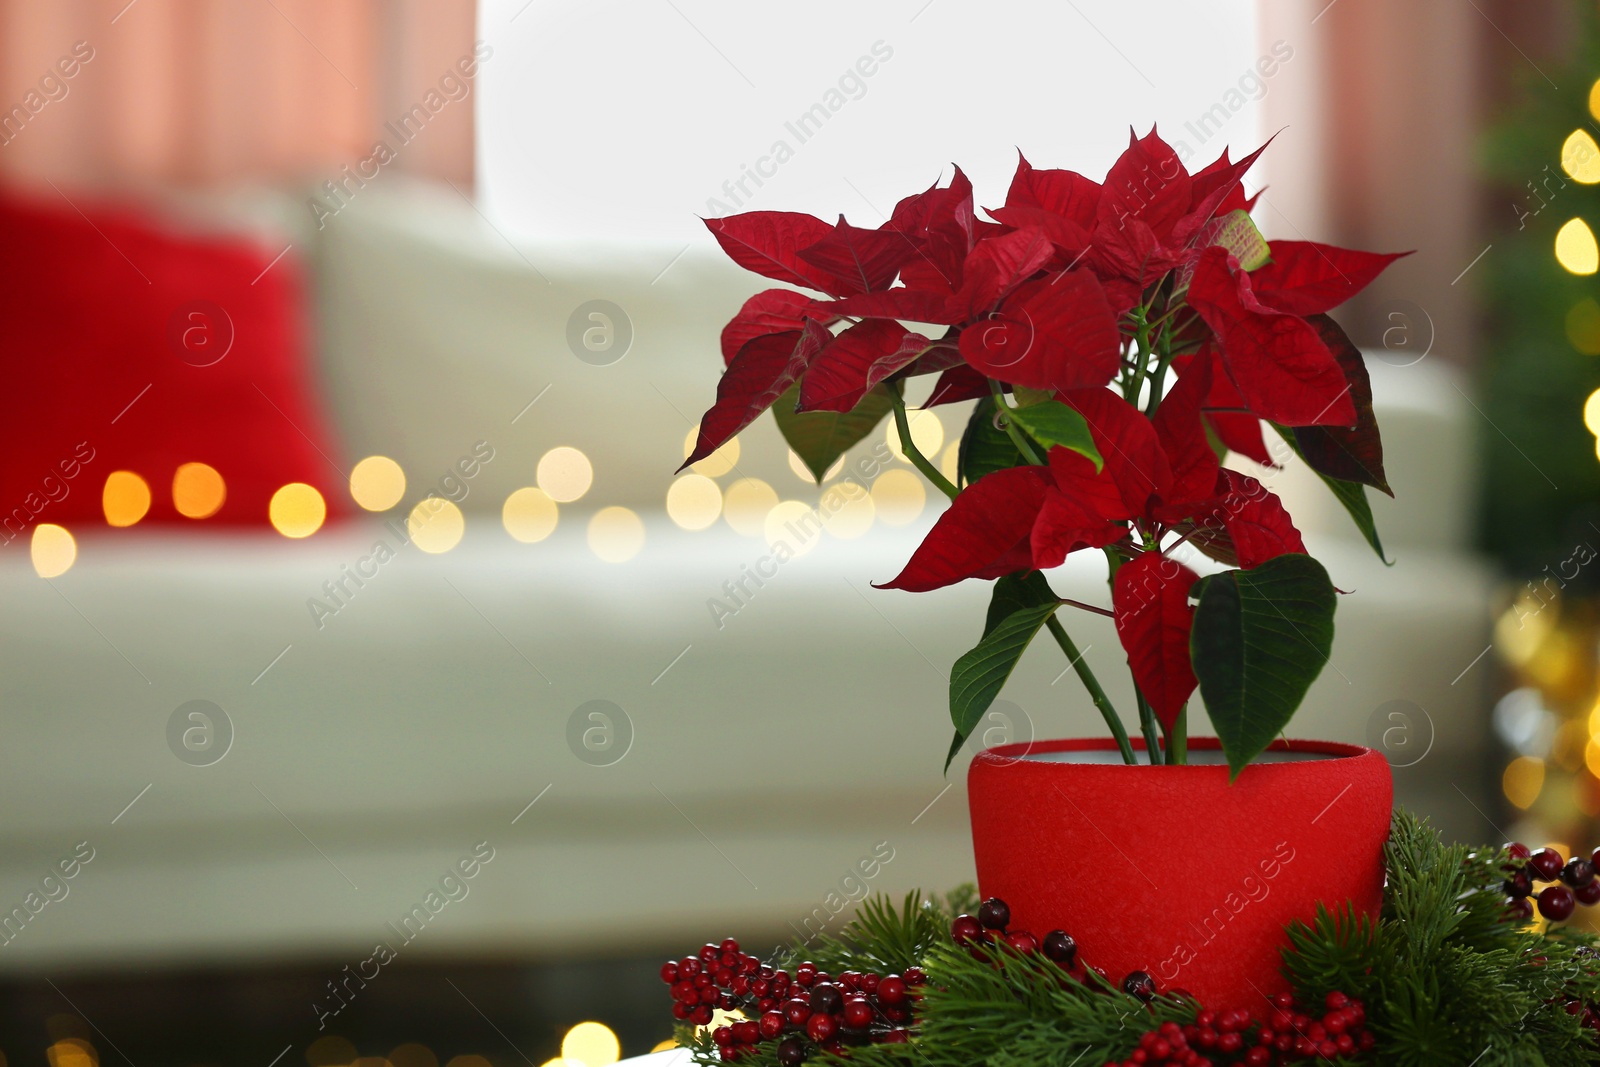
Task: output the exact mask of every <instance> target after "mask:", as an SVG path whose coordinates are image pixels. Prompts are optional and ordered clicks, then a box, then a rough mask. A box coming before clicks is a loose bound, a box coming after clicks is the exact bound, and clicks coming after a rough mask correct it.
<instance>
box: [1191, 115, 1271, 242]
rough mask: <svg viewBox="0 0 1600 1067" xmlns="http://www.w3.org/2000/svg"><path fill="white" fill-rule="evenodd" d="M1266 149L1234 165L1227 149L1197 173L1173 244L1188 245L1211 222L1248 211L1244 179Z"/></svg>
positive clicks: (1269, 142)
mask: <svg viewBox="0 0 1600 1067" xmlns="http://www.w3.org/2000/svg"><path fill="white" fill-rule="evenodd" d="M1274 136H1276V135H1274ZM1271 143H1272V139H1271V138H1268V139H1267V144H1271ZM1266 150H1267V145H1266V144H1264V145H1262V146H1261V147H1260V148H1257V149H1256V150H1255V151H1254V152H1251V153H1250V154H1249V155H1248V156H1245V157H1244V158H1243V159H1241V160H1239V162H1237V163H1231V162H1229V161H1228V150H1227V149H1226V148H1224V149H1223V150H1222V155H1220V156H1218V157H1217V159H1216V160H1215V161H1213V162H1212V163H1210V164H1209V165H1207V166H1206V167H1204V168H1202V169H1201V170H1199V171H1197V172H1195V174H1194V176H1193V178H1192V179H1191V180H1190V183H1189V196H1190V203H1189V210H1188V212H1187V213H1186V214H1185V215H1184V216H1183V218H1182V219H1180V220H1179V221H1178V224H1177V225H1176V226H1174V227H1173V229H1172V240H1173V242H1174V243H1177V244H1187V243H1188V242H1189V239H1190V238H1192V237H1193V236H1194V235H1195V234H1197V233H1198V232H1199V231H1200V230H1201V229H1202V228H1203V227H1204V226H1205V225H1206V224H1207V223H1209V222H1210V221H1211V220H1212V219H1218V218H1221V217H1222V216H1224V215H1226V214H1227V213H1228V212H1230V211H1238V210H1245V196H1244V186H1243V183H1242V181H1241V179H1243V177H1244V174H1245V172H1246V171H1248V170H1249V169H1250V168H1251V167H1253V166H1255V162H1256V160H1257V159H1258V158H1259V157H1260V156H1261V153H1262V152H1265V151H1266Z"/></svg>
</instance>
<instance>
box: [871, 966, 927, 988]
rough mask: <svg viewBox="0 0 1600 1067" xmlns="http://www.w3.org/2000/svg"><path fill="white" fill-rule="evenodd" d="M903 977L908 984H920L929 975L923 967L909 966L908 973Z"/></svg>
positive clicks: (924, 981)
mask: <svg viewBox="0 0 1600 1067" xmlns="http://www.w3.org/2000/svg"><path fill="white" fill-rule="evenodd" d="M901 977H903V978H904V979H905V980H906V985H908V986H919V985H922V984H924V983H926V982H927V980H928V976H927V975H926V974H924V973H923V971H922V968H921V967H907V968H906V973H905V974H904V975H902V976H901ZM874 984H876V983H874Z"/></svg>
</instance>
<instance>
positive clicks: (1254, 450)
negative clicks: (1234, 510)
mask: <svg viewBox="0 0 1600 1067" xmlns="http://www.w3.org/2000/svg"><path fill="white" fill-rule="evenodd" d="M1201 358H1205V359H1207V360H1209V361H1210V362H1211V375H1210V377H1211V389H1210V391H1209V392H1208V393H1207V394H1206V399H1205V403H1204V405H1203V410H1204V413H1205V419H1206V422H1207V423H1208V424H1209V425H1210V426H1211V432H1212V433H1214V434H1215V435H1216V437H1217V440H1219V441H1221V442H1222V443H1223V444H1224V445H1226V446H1227V447H1228V449H1229V450H1230V451H1233V452H1237V453H1239V454H1240V455H1241V456H1248V457H1249V458H1251V459H1253V460H1255V461H1256V462H1257V463H1259V464H1261V465H1262V466H1263V467H1276V466H1278V463H1277V461H1276V460H1275V459H1273V457H1272V453H1271V452H1270V451H1268V449H1267V442H1266V439H1265V438H1264V437H1263V436H1262V434H1261V420H1260V419H1258V418H1256V417H1255V416H1254V415H1252V414H1250V413H1249V412H1248V411H1246V410H1245V406H1244V398H1243V397H1241V396H1240V395H1239V390H1238V389H1236V388H1234V385H1233V379H1232V378H1230V377H1228V375H1227V372H1226V371H1224V370H1223V369H1222V368H1221V366H1220V365H1219V363H1218V357H1217V354H1216V352H1215V351H1213V349H1212V346H1211V343H1210V342H1209V341H1208V342H1206V343H1204V344H1203V345H1202V346H1201V349H1200V352H1199V353H1198V354H1196V355H1193V356H1179V357H1178V358H1177V359H1174V360H1173V361H1172V366H1173V369H1175V370H1176V371H1177V372H1178V373H1179V374H1180V375H1183V374H1187V373H1188V372H1189V367H1190V366H1191V365H1192V364H1193V363H1194V362H1195V361H1196V360H1198V359H1201Z"/></svg>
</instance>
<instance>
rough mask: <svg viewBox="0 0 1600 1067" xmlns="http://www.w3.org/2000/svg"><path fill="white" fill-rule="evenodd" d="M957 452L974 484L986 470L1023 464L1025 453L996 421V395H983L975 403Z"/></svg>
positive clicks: (964, 473)
mask: <svg viewBox="0 0 1600 1067" xmlns="http://www.w3.org/2000/svg"><path fill="white" fill-rule="evenodd" d="M957 456H958V459H957V463H956V465H957V467H958V468H959V470H960V472H961V481H962V484H964V485H971V484H972V483H973V482H975V481H977V480H978V479H979V478H982V477H983V476H984V475H985V474H991V473H993V472H994V471H999V470H1005V469H1006V468H1007V467H1020V466H1021V465H1022V453H1021V452H1018V451H1017V446H1016V445H1015V444H1013V443H1012V441H1011V437H1010V436H1009V435H1008V434H1007V433H1006V432H1005V431H1004V430H1002V429H1000V427H998V426H996V425H995V424H994V397H991V396H986V397H982V398H980V399H979V400H978V403H977V404H976V405H975V406H974V407H973V409H972V417H971V418H969V419H967V428H966V430H964V431H963V432H962V434H961V450H960V452H958V453H957Z"/></svg>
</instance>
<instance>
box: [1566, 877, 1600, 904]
mask: <svg viewBox="0 0 1600 1067" xmlns="http://www.w3.org/2000/svg"><path fill="white" fill-rule="evenodd" d="M1572 895H1573V896H1575V897H1577V898H1578V903H1579V904H1583V905H1585V906H1591V907H1592V906H1593V905H1595V904H1600V878H1596V879H1595V880H1594V881H1592V882H1589V883H1588V884H1586V885H1580V886H1579V887H1578V888H1576V889H1574V890H1573V891H1572Z"/></svg>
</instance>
